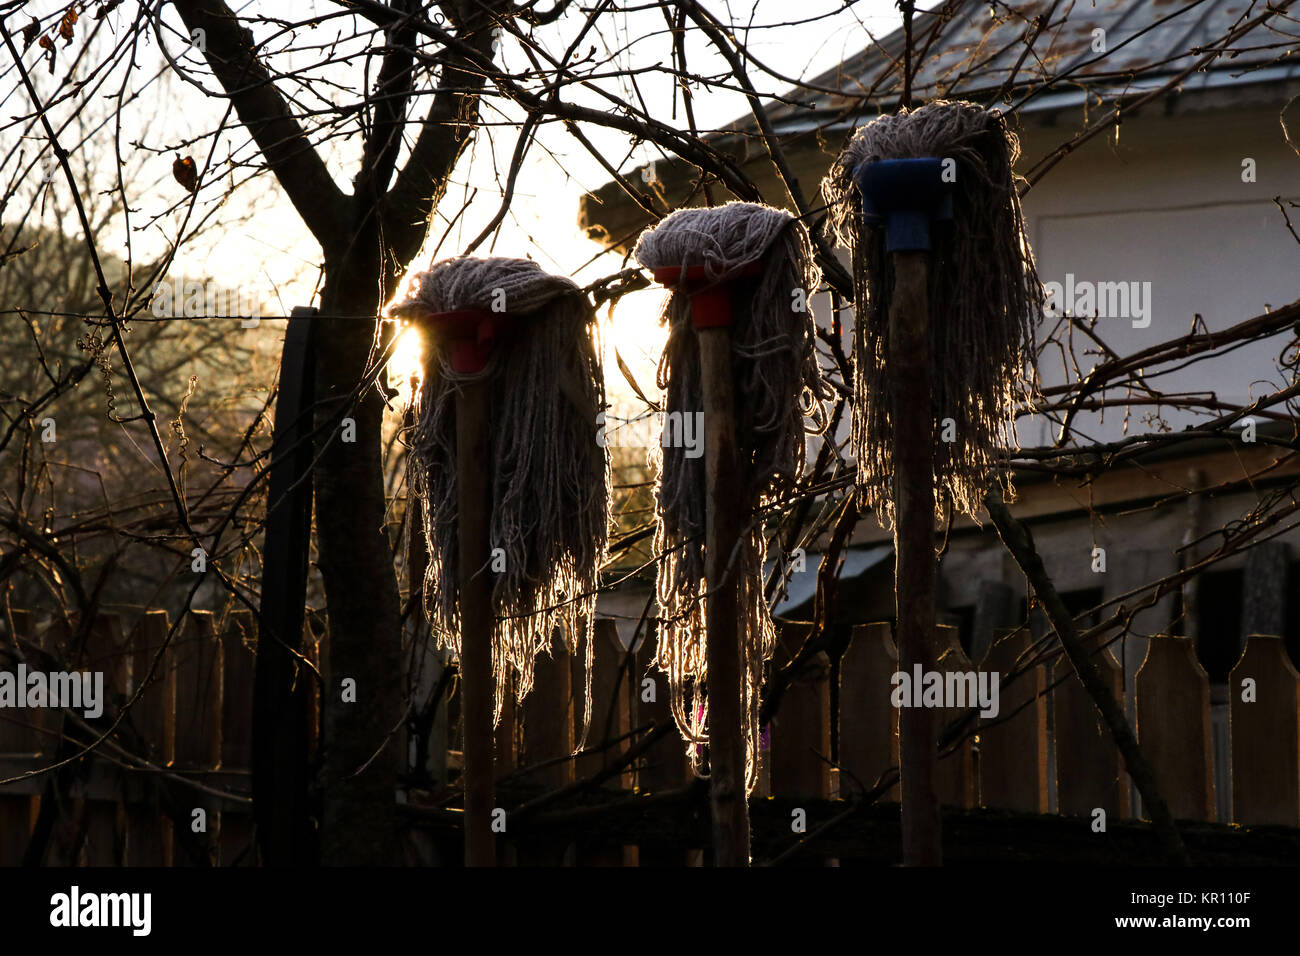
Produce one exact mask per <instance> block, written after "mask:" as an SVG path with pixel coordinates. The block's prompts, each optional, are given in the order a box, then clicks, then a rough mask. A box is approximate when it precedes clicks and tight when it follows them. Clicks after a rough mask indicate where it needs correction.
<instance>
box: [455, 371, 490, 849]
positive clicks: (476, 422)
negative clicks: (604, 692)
mask: <svg viewBox="0 0 1300 956" xmlns="http://www.w3.org/2000/svg"><path fill="white" fill-rule="evenodd" d="M490 401H491V392H490V391H489V386H488V384H487V383H486V382H482V381H470V382H466V383H465V384H464V385H463V386H461V389H460V391H459V392H458V393H457V395H456V492H457V496H458V504H459V517H458V521H459V525H458V528H457V532H458V542H457V545H458V549H459V550H458V554H457V560H458V561H459V575H460V580H459V586H460V591H459V593H460V626H461V630H460V680H461V690H462V698H461V718H462V720H463V721H464V728H465V744H464V769H463V771H462V779H463V781H464V786H465V865H466V866H495V865H496V847H495V845H494V841H493V838H492V802H493V799H492V782H493V781H492V749H493V746H492V745H493V739H492V693H493V686H494V683H493V679H492V579H491V576H490V575H489V572H488V561H489V558H490V551H489V548H490V540H489V531H490V527H489V523H490V519H491V512H490V504H489V500H490V499H489V492H490V486H489V483H488V481H487V480H486V476H485V470H486V469H487V468H488V466H489V463H490V461H491V459H490V454H489V450H488V437H489V436H488V405H489V402H490Z"/></svg>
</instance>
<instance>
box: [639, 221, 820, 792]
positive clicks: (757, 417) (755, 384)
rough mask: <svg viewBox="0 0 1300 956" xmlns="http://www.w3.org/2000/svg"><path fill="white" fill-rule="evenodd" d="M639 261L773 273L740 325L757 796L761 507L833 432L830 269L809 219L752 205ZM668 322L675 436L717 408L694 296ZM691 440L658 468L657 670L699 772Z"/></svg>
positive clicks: (697, 577) (679, 235)
mask: <svg viewBox="0 0 1300 956" xmlns="http://www.w3.org/2000/svg"><path fill="white" fill-rule="evenodd" d="M634 255H635V256H636V258H637V260H638V261H639V262H640V263H641V265H642V266H643V267H645V268H647V269H659V268H668V267H683V268H686V267H690V266H703V267H704V269H705V272H706V275H707V276H708V277H710V278H717V279H725V278H727V277H729V276H732V275H734V274H735V273H736V272H737V271H738V270H739V269H741V267H743V266H746V265H749V264H751V263H761V266H762V271H761V274H760V275H758V276H756V277H753V278H752V279H746V280H742V281H743V282H745V283H747V284H746V285H743V286H738V288H742V289H746V290H747V292H748V295H747V298H746V300H745V301H743V302H736V307H735V310H734V316H733V318H734V324H733V325H732V327H731V336H732V338H731V343H732V376H733V382H734V390H735V408H736V445H737V448H738V449H739V454H740V476H741V481H742V482H743V493H742V500H741V501H738V502H737V503H736V504H737V507H739V508H740V509H741V513H742V530H741V540H740V543H739V547H738V554H737V555H736V557H735V561H734V564H733V566H732V571H731V573H732V574H734V575H735V581H736V590H737V606H738V608H739V613H740V621H739V626H738V630H739V634H740V639H741V642H742V644H741V646H742V648H743V653H744V658H745V667H744V677H743V683H744V697H745V699H744V706H743V708H742V713H743V715H744V721H745V727H744V734H745V740H746V784H747V786H748V788H749V789H751V790H752V789H753V786H754V783H755V782H756V781H757V754H758V746H759V733H760V730H761V728H760V726H759V704H760V691H761V688H762V680H763V663H764V662H765V661H766V660H768V659H769V658H770V657H771V655H772V652H773V650H774V649H775V646H776V632H775V629H774V628H773V626H772V617H771V614H770V612H769V610H768V607H767V602H766V601H765V600H764V596H763V563H764V560H765V559H766V554H767V547H766V541H765V539H764V535H763V523H762V520H761V515H760V510H761V508H762V506H763V505H764V504H766V503H767V502H769V501H770V500H772V498H773V497H775V496H776V495H778V494H780V493H781V492H783V491H785V490H788V489H789V488H790V487H791V485H792V484H793V483H794V482H795V481H796V480H797V479H798V477H799V475H800V474H801V472H802V470H803V465H804V453H805V436H806V434H807V432H808V430H809V429H806V428H805V418H806V417H807V416H811V417H812V419H813V421H814V423H815V425H814V428H813V429H812V430H814V431H820V430H821V429H823V428H824V427H825V418H824V415H823V414H822V404H821V403H822V401H823V399H824V398H825V394H824V386H823V383H822V380H821V376H820V373H819V370H818V366H817V357H816V352H815V349H814V343H815V334H816V329H815V326H814V324H813V316H812V309H811V306H810V305H808V304H807V303H808V300H810V299H811V296H812V294H813V292H814V291H815V290H816V287H817V283H818V280H819V273H818V270H817V267H816V265H815V263H814V261H813V251H812V243H811V241H810V240H809V238H808V233H807V231H806V230H805V229H804V227H803V224H802V223H800V222H799V221H798V220H796V219H795V218H794V217H793V216H791V215H790V214H789V213H786V212H783V211H781V210H778V209H772V208H769V207H767V206H761V205H755V204H752V203H738V202H736V203H728V204H727V205H724V206H720V207H717V208H712V209H684V210H679V211H677V212H674V213H673V214H671V215H669V216H667V217H666V218H665V219H664V220H663V221H662V222H660V223H659V225H658V226H656V227H655V228H654V229H651V230H648V231H647V232H645V233H643V234H642V235H641V238H640V239H639V241H638V242H637V245H636V249H635V251H634ZM796 290H799V291H796ZM801 307H802V308H801ZM661 321H663V322H666V323H667V325H668V341H667V344H666V345H665V346H664V352H663V356H662V358H661V359H660V363H659V376H658V384H659V387H660V388H661V389H664V390H666V398H665V402H664V411H665V413H666V414H665V430H667V427H668V425H669V424H671V423H672V422H673V421H674V419H680V417H681V416H683V415H694V414H696V413H700V415H701V417H702V410H703V408H704V399H703V390H702V385H701V381H700V357H699V342H698V340H697V339H696V333H695V329H694V327H693V326H692V323H691V305H690V296H689V295H688V294H687V293H686V292H685V291H674V292H673V293H672V295H671V296H670V297H669V299H668V301H667V303H666V305H665V307H664V312H663V316H662V319H661ZM805 409H807V411H805ZM678 434H680V432H679V433H678ZM705 440H706V441H707V437H706V439H705ZM682 444H683V443H682V442H680V441H676V442H669V447H660V448H655V449H652V450H651V459H652V461H651V464H652V466H657V468H656V470H657V478H656V500H657V502H658V505H657V522H656V528H655V544H654V548H655V553H656V554H657V555H661V556H662V557H661V559H660V563H659V569H658V579H657V582H656V591H657V600H658V603H659V613H660V627H659V646H658V652H657V656H656V664H657V666H658V667H659V668H660V669H661V670H663V671H664V672H665V673H666V674H667V675H668V682H669V687H670V697H671V701H672V712H673V717H674V719H675V720H676V722H677V726H678V728H679V729H680V730H681V733H682V736H683V737H684V738H685V739H686V741H687V748H686V752H687V754H688V756H689V758H690V761H691V766H692V769H693V770H694V771H695V773H697V774H699V773H700V772H701V767H700V752H701V746H700V745H702V744H705V743H707V740H708V737H707V733H706V729H705V728H706V725H707V722H708V712H707V695H706V685H707V681H708V668H707V664H706V655H705V637H704V635H705V626H704V605H703V596H704V592H705V581H704V547H703V545H704V532H705V502H706V496H707V488H706V480H705V456H704V455H702V454H701V455H698V456H697V457H687V454H686V453H687V450H688V449H686V448H684V447H682ZM656 459H657V460H656ZM713 583H714V582H708V584H709V586H712V585H713Z"/></svg>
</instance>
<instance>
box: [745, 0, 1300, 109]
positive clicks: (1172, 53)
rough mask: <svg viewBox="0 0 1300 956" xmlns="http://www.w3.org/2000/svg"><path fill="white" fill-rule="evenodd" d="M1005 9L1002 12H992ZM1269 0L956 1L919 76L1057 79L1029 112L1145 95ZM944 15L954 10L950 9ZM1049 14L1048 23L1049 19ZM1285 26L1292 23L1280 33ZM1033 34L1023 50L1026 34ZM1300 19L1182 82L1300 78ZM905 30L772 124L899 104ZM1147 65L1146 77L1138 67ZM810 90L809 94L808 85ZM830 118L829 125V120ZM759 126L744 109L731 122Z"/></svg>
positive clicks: (922, 41)
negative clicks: (1097, 46) (1099, 42)
mask: <svg viewBox="0 0 1300 956" xmlns="http://www.w3.org/2000/svg"><path fill="white" fill-rule="evenodd" d="M995 9H996V13H993V12H991V11H993V10H995ZM1264 12H1265V8H1264V6H1263V5H1262V4H1260V3H1258V2H1250V0H1056V2H1053V0H1029V2H1010V3H997V4H996V5H993V4H990V3H988V2H987V0H983V2H976V0H957V2H955V3H948V4H939V5H937V6H936V7H935V8H934V10H931V11H927V12H923V13H920V12H919V13H918V14H917V16H916V21H915V23H914V25H913V38H914V42H913V47H914V48H920V49H922V50H923V51H924V50H925V49H926V47H927V46H928V49H929V51H930V52H929V53H928V54H925V55H924V56H923V59H922V62H921V66H920V68H919V69H918V70H917V72H916V75H915V77H914V79H913V85H912V95H913V97H914V98H915V99H917V100H929V99H935V98H940V97H943V98H953V97H962V98H965V99H970V100H975V101H977V102H979V101H986V102H991V101H992V100H994V99H997V98H998V94H999V93H1000V92H1001V91H1002V90H1003V87H1004V86H1005V87H1009V89H1011V90H1013V91H1015V92H1017V93H1023V92H1026V91H1029V90H1031V89H1033V88H1034V87H1037V86H1040V85H1041V84H1042V82H1043V81H1044V80H1045V79H1047V78H1050V77H1061V78H1064V79H1060V80H1058V81H1057V82H1056V83H1055V84H1054V85H1053V87H1052V89H1051V90H1050V91H1047V92H1040V93H1037V94H1035V96H1034V97H1033V98H1031V99H1030V100H1029V101H1028V102H1027V103H1026V104H1025V105H1024V107H1023V108H1022V109H1023V110H1024V111H1034V110H1038V109H1050V108H1057V107H1061V106H1066V105H1073V103H1077V102H1081V101H1082V100H1083V97H1084V91H1083V87H1087V88H1088V89H1090V90H1091V91H1092V92H1093V93H1094V94H1099V95H1101V96H1103V97H1105V98H1107V99H1109V98H1112V97H1115V96H1124V95H1130V94H1134V93H1142V92H1146V91H1148V90H1150V89H1153V88H1158V87H1160V86H1162V85H1164V84H1165V83H1167V82H1168V81H1169V80H1170V79H1171V78H1173V77H1174V76H1176V75H1177V74H1179V73H1181V72H1183V71H1184V70H1186V69H1188V68H1189V67H1191V66H1193V65H1194V64H1195V63H1196V62H1197V61H1198V60H1199V59H1201V58H1202V57H1203V56H1205V53H1206V52H1207V49H1206V48H1207V47H1209V45H1210V44H1213V43H1215V42H1217V41H1219V40H1221V39H1222V38H1223V37H1224V36H1226V35H1227V34H1229V33H1230V32H1232V31H1233V30H1234V29H1236V28H1238V27H1240V26H1241V25H1242V24H1243V23H1245V22H1246V21H1248V20H1250V19H1252V18H1255V17H1258V16H1259V15H1260V14H1262V13H1264ZM945 14H946V18H945ZM1042 21H1045V23H1043V22H1042ZM1040 23H1041V24H1042V25H1040ZM1273 24H1275V25H1276V26H1277V27H1281V28H1289V29H1288V30H1287V32H1281V30H1280V29H1276V28H1275V27H1274V26H1273ZM1098 29H1100V30H1103V31H1104V42H1105V46H1104V50H1105V52H1104V53H1098V52H1095V51H1094V48H1093V47H1094V37H1096V36H1098V35H1097V34H1095V32H1094V31H1096V30H1098ZM1026 38H1033V44H1032V49H1031V51H1030V53H1029V54H1028V55H1026V53H1025V43H1024V41H1025V39H1026ZM1298 39H1300V25H1297V23H1296V22H1295V21H1294V20H1291V19H1289V18H1288V17H1286V16H1285V15H1280V16H1277V17H1274V18H1273V20H1271V21H1270V24H1266V25H1264V26H1257V27H1255V28H1253V29H1252V30H1250V31H1249V32H1247V33H1246V34H1245V35H1243V36H1242V37H1241V38H1239V40H1238V41H1237V42H1236V43H1234V44H1233V46H1232V48H1231V50H1230V52H1229V53H1228V54H1227V55H1225V56H1223V57H1219V58H1218V59H1216V60H1214V61H1213V62H1212V63H1211V64H1210V65H1209V66H1208V67H1207V68H1206V69H1205V70H1204V71H1202V72H1196V73H1193V74H1191V75H1190V76H1189V77H1187V78H1186V79H1185V80H1184V81H1183V82H1182V84H1181V91H1182V92H1184V93H1186V92H1189V91H1191V90H1194V89H1198V88H1210V87H1215V86H1225V85H1238V84H1247V83H1266V82H1271V81H1275V80H1280V79H1287V78H1290V77H1296V76H1300V57H1298V56H1297V55H1296V53H1295V47H1296V42H1297V40H1298ZM902 47H903V31H902V30H901V29H899V30H896V31H894V32H893V33H891V34H889V35H888V36H886V37H885V38H883V39H881V40H879V41H873V42H872V43H871V44H870V45H868V46H867V47H866V48H865V49H863V50H862V51H860V52H858V53H856V54H854V55H853V56H850V57H848V58H847V59H845V60H844V62H843V63H841V64H840V65H839V66H837V67H836V68H835V69H833V70H830V71H827V72H826V73H823V74H822V75H820V76H818V77H816V78H814V79H813V80H812V81H811V82H810V84H809V85H810V86H812V87H818V88H823V89H834V90H839V91H841V92H839V93H837V94H832V93H829V92H818V93H815V94H812V95H803V96H801V97H800V100H801V102H802V104H804V105H799V106H796V105H793V104H790V103H780V104H774V105H769V110H768V112H769V115H770V116H771V118H772V122H773V126H774V127H775V128H776V129H777V130H778V131H779V132H783V133H790V132H796V131H799V130H803V129H809V128H812V127H822V128H825V127H826V126H827V125H831V126H833V125H835V120H836V119H837V118H838V117H845V118H846V119H845V122H846V123H847V124H848V125H854V124H855V122H856V121H855V120H854V118H853V117H855V116H860V115H861V114H862V113H863V112H868V113H871V112H876V111H878V110H879V109H882V108H884V109H889V108H892V107H893V106H894V105H895V104H896V102H897V101H898V98H899V96H900V94H901V92H902V84H901V78H900V77H899V76H898V72H899V71H898V70H896V69H893V68H892V67H891V64H892V63H893V62H894V60H895V58H896V57H898V56H901V51H902ZM1136 73H1142V74H1143V76H1142V77H1141V78H1140V79H1135V77H1134V74H1136ZM805 92H806V91H805ZM828 120H829V123H828ZM749 124H750V120H749V118H748V117H746V118H745V119H744V120H743V121H738V122H737V123H736V124H735V125H734V126H733V128H743V127H745V126H748V125H749Z"/></svg>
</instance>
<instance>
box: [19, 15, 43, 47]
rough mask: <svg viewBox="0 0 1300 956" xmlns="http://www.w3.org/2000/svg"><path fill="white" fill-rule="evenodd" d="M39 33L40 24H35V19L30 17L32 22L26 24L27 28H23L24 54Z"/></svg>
mask: <svg viewBox="0 0 1300 956" xmlns="http://www.w3.org/2000/svg"><path fill="white" fill-rule="evenodd" d="M40 32H41V25H40V23H39V22H37V20H36V18H35V17H32V22H31V23H29V24H27V26H25V27H23V52H24V53H26V52H27V51H28V49H30V48H31V45H32V44H33V43H35V42H36V37H37V36H38V35H39V34H40Z"/></svg>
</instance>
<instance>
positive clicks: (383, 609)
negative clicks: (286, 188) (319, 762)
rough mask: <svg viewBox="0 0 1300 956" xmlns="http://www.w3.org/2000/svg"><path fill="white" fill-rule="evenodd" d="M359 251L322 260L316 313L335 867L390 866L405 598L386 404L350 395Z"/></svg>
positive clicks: (372, 277) (363, 315)
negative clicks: (390, 504)
mask: <svg viewBox="0 0 1300 956" xmlns="http://www.w3.org/2000/svg"><path fill="white" fill-rule="evenodd" d="M352 248H353V249H354V250H365V251H367V252H370V253H371V254H370V255H369V256H367V255H365V254H364V252H362V251H354V252H353V253H352V254H351V255H349V256H346V257H345V258H343V259H342V261H340V262H337V263H335V262H328V261H327V264H326V274H325V287H324V290H323V292H322V294H321V310H320V311H321V315H320V317H319V318H318V319H317V320H316V321H317V322H319V323H320V325H319V326H318V328H317V329H316V332H317V335H316V396H317V401H318V403H319V404H318V407H317V418H316V425H317V429H318V434H317V448H318V454H319V458H318V461H317V465H316V471H315V492H316V534H317V541H318V553H319V564H320V572H321V577H322V578H323V580H324V583H325V597H326V604H327V608H328V614H329V673H330V680H331V683H330V685H329V686H328V687H326V688H325V694H324V700H323V705H324V732H323V737H324V740H323V752H324V761H323V767H322V769H321V775H322V779H321V786H322V788H323V815H324V819H323V821H322V827H323V833H322V838H321V859H322V862H324V863H326V864H332V865H392V864H393V863H394V862H396V821H397V817H396V790H397V768H398V759H399V755H398V750H399V749H400V748H399V747H398V746H397V734H396V733H395V730H396V729H397V727H398V723H399V721H400V719H401V687H400V675H401V631H400V626H399V624H400V607H401V605H400V598H399V595H398V590H397V576H396V574H395V572H394V570H393V558H392V547H391V544H390V541H389V536H388V535H387V534H386V533H385V529H384V520H385V501H384V484H383V466H382V456H381V448H382V446H381V442H380V428H381V424H382V419H383V409H384V403H383V400H382V397H381V396H380V395H379V393H378V391H377V390H376V389H375V388H374V387H371V388H368V389H366V390H365V391H364V392H363V393H362V394H361V395H360V396H359V397H357V398H355V399H353V398H352V397H351V396H352V393H353V391H354V390H355V388H356V386H357V383H358V382H360V381H361V379H362V374H363V372H364V370H365V366H366V362H367V359H368V358H369V357H370V354H371V347H372V345H373V343H374V339H375V324H376V315H377V313H378V309H379V306H380V304H381V303H380V302H379V292H378V290H379V289H380V275H379V264H380V262H382V259H381V257H380V256H379V254H378V243H374V244H370V243H365V242H360V241H358V242H356V243H355V244H354V245H353V246H352ZM384 278H386V279H389V280H390V281H391V277H388V276H385V277H384ZM386 284H387V283H385V285H386ZM347 419H352V420H353V421H354V422H355V428H356V440H355V441H354V442H346V441H344V440H343V438H344V437H348V436H346V433H345V427H344V426H345V423H346V421H347ZM347 679H351V680H354V681H355V682H356V700H355V703H347V702H344V700H343V697H342V687H343V682H344V681H345V680H347Z"/></svg>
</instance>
